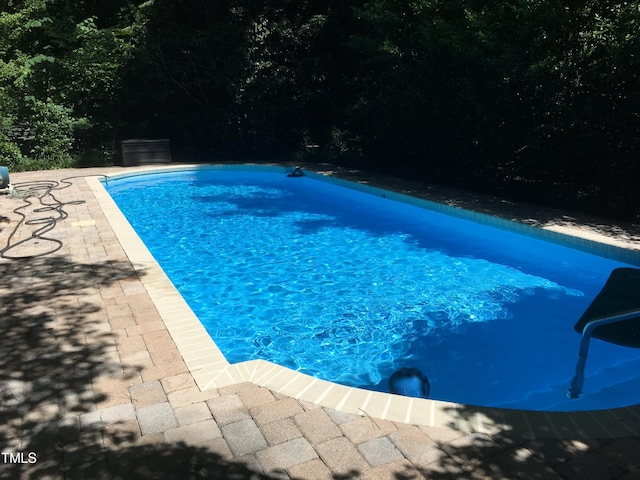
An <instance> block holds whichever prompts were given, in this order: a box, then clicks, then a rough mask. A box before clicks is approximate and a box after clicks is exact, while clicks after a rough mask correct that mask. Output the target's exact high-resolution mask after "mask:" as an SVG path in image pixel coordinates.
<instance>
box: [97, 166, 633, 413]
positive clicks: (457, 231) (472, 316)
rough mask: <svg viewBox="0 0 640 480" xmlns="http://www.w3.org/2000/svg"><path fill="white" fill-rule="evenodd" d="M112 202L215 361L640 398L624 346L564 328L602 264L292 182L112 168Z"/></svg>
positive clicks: (440, 395) (490, 388)
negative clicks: (220, 356) (212, 345)
mask: <svg viewBox="0 0 640 480" xmlns="http://www.w3.org/2000/svg"><path fill="white" fill-rule="evenodd" d="M106 186H107V189H108V191H109V193H110V194H111V195H112V197H113V198H114V200H115V201H116V203H117V204H118V206H119V208H120V209H121V210H122V212H123V213H124V214H125V216H126V217H127V219H128V220H129V222H130V223H131V224H132V226H133V227H134V228H135V230H136V231H137V233H138V234H139V235H140V237H141V238H142V240H143V241H144V242H145V244H146V245H147V247H148V248H149V250H150V251H151V252H152V254H153V255H154V257H155V258H156V260H157V261H158V263H159V264H160V265H161V267H162V268H163V269H164V271H165V272H166V273H167V275H168V276H169V278H170V279H171V280H172V282H173V283H174V285H175V286H176V287H177V288H178V290H179V291H180V292H181V294H182V295H183V297H184V298H185V300H186V301H187V302H188V303H189V305H190V306H191V308H192V309H193V311H194V312H195V313H196V315H197V316H198V317H199V318H200V320H201V322H202V323H203V325H204V326H205V327H206V329H207V331H208V332H209V334H210V335H211V337H212V338H213V339H214V340H215V342H216V343H217V345H218V346H219V348H220V349H221V351H222V352H223V353H224V355H225V356H226V357H227V359H228V360H229V361H230V362H232V363H235V362H241V361H245V360H250V359H258V358H261V359H266V360H270V361H273V362H275V363H278V364H280V365H283V366H286V367H289V368H292V369H294V370H299V371H301V372H304V373H307V374H310V375H313V376H316V377H319V378H323V379H326V380H330V381H335V382H338V383H342V384H344V385H349V386H356V387H362V388H368V389H373V390H382V391H386V390H387V382H388V378H389V376H390V375H391V374H392V373H393V372H394V371H395V370H397V369H398V368H401V367H417V368H419V369H420V370H422V371H423V372H424V373H425V374H426V375H427V376H428V377H429V380H430V382H431V398H435V399H441V400H448V401H455V402H461V403H468V404H474V405H485V406H505V407H513V408H529V409H536V410H580V409H594V408H608V407H613V406H622V405H630V404H634V403H637V402H638V401H639V399H638V396H637V395H635V392H638V391H640V377H639V373H638V372H640V350H634V349H630V348H624V347H619V346H614V345H609V344H606V343H604V342H601V341H598V340H594V341H593V342H592V347H591V351H590V355H589V360H588V363H587V372H586V380H585V388H584V392H585V393H584V395H583V396H582V397H581V398H580V399H577V400H567V399H565V397H564V393H565V391H566V389H567V386H568V383H569V381H570V380H571V378H572V376H573V373H574V369H575V362H576V356H577V350H578V345H579V340H580V337H579V335H578V334H576V333H575V332H574V331H573V324H574V323H575V322H576V320H577V319H578V317H579V316H580V315H581V314H582V312H583V311H584V310H585V308H586V307H587V306H588V304H589V303H590V302H591V300H592V299H593V297H594V296H595V295H596V294H597V293H598V291H599V290H600V288H601V287H602V285H603V284H604V283H605V281H606V279H607V277H608V275H609V273H610V271H611V270H612V269H613V268H616V267H619V266H626V265H624V264H621V263H619V262H615V261H612V260H607V259H604V258H601V257H597V256H593V255H589V254H586V253H583V252H580V251H577V250H574V249H570V248H566V247H563V246H559V245H555V244H551V243H547V242H544V241H541V240H538V239H534V238H530V237H525V236H522V235H519V234H516V233H511V232H508V231H505V230H498V229H495V228H491V227H488V226H483V225H480V224H477V223H473V222H471V221H467V220H462V219H459V218H454V217H450V216H447V215H443V214H440V213H436V212H433V211H430V210H426V209H423V208H419V207H416V206H412V205H408V204H406V203H400V202H397V201H393V200H389V199H387V198H381V197H377V196H373V195H368V194H365V193H362V192H358V191H355V190H353V189H349V188H344V187H342V186H338V185H333V184H330V183H327V182H323V181H319V180H315V179H312V178H309V177H302V178H288V177H287V176H286V175H285V174H283V173H280V172H267V171H250V170H247V169H241V170H229V169H197V170H189V171H181V172H174V173H162V174H146V175H137V176H130V177H126V178H122V179H112V180H109V181H108V182H107V184H106Z"/></svg>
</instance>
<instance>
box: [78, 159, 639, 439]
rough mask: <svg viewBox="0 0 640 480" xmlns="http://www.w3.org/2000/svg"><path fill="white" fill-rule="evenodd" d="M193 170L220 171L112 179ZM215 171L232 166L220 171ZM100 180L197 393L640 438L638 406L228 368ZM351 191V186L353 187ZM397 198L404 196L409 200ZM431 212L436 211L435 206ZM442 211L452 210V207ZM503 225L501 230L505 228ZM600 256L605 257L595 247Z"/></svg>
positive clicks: (536, 433)
mask: <svg viewBox="0 0 640 480" xmlns="http://www.w3.org/2000/svg"><path fill="white" fill-rule="evenodd" d="M196 168H218V167H216V166H204V167H203V166H194V165H181V166H175V165H170V166H160V167H159V166H152V167H144V168H136V169H133V170H130V171H124V172H123V173H117V174H115V175H113V176H112V177H110V178H114V179H115V178H122V177H126V176H132V175H142V174H148V173H155V172H166V171H182V170H193V169H196ZM219 168H229V167H226V166H219ZM231 168H236V169H238V168H247V169H253V170H255V169H264V170H272V171H273V170H276V171H278V170H277V169H279V171H282V172H283V173H284V172H285V171H286V170H285V167H274V166H256V165H246V166H242V165H234V166H232V167H231ZM311 175H312V176H316V175H318V176H319V174H317V173H315V174H314V173H311ZM103 178H104V177H103V176H96V177H87V178H86V181H87V183H88V185H89V187H90V189H91V191H92V192H93V194H94V195H95V198H96V200H97V201H98V204H99V205H100V206H101V208H102V210H103V212H104V214H105V216H106V218H107V220H108V221H109V223H110V225H111V227H112V229H113V231H114V232H115V234H116V236H117V238H118V241H119V242H120V244H121V245H122V247H123V249H124V251H125V253H126V255H127V256H128V258H129V260H130V262H131V263H132V265H133V266H134V268H135V269H136V271H137V272H138V273H139V274H140V278H141V281H142V283H143V285H144V286H145V288H146V290H147V292H148V294H149V296H150V297H151V299H152V301H153V302H154V304H155V306H156V308H157V310H158V312H159V314H160V316H161V318H162V319H163V321H164V323H165V324H166V326H167V329H168V331H169V333H170V334H171V336H172V338H173V340H174V342H175V344H176V347H177V348H178V350H179V352H180V354H181V355H182V357H183V359H184V361H185V363H186V365H187V367H188V368H189V371H190V372H191V374H192V375H193V377H194V379H195V381H196V383H197V385H198V387H199V388H200V389H201V390H207V389H212V388H220V387H225V386H228V385H233V384H236V383H241V382H252V383H254V384H256V385H259V386H262V387H265V388H269V389H270V390H272V391H275V392H278V393H280V394H283V395H287V396H289V397H292V398H295V399H298V400H303V401H307V402H310V403H313V404H317V405H320V406H323V407H330V408H333V409H336V410H338V411H341V412H345V413H350V414H357V415H367V416H370V417H373V418H377V419H383V420H389V421H394V422H402V423H408V424H413V425H420V426H428V427H446V428H454V429H457V430H462V431H469V432H479V433H486V434H504V433H512V434H518V435H525V436H531V437H536V438H547V437H553V438H615V437H626V436H630V435H634V436H637V435H640V406H632V407H625V408H617V409H611V410H598V411H586V412H536V411H526V410H514V409H499V408H489V407H475V406H469V405H462V404H458V403H452V402H444V401H439V400H430V399H421V398H410V397H405V396H400V395H393V394H388V393H382V392H374V391H369V390H364V389H360V388H353V387H346V386H343V385H339V384H337V383H333V382H329V381H325V380H320V379H317V378H314V377H311V376H309V375H306V374H303V373H300V372H297V371H294V370H291V369H288V368H286V367H282V366H280V365H277V364H274V363H272V362H268V361H266V360H251V361H247V362H241V363H236V364H230V363H229V362H228V361H227V360H226V358H225V357H224V355H223V354H222V352H221V351H220V349H219V348H218V347H217V345H216V344H215V342H214V340H212V339H211V337H210V336H209V334H208V333H207V331H206V330H205V328H204V326H203V325H202V323H201V322H200V320H199V319H198V318H197V316H196V315H195V314H194V313H193V311H192V310H191V308H190V307H189V305H188V304H187V302H186V301H185V300H184V299H183V298H182V295H180V293H179V292H178V290H177V289H176V288H175V287H174V285H173V284H172V282H171V281H170V280H169V278H168V277H167V275H166V274H165V273H164V271H163V270H162V268H161V267H160V265H159V264H158V263H157V262H156V260H155V259H154V257H153V255H152V254H151V253H150V252H149V250H148V249H147V247H146V246H145V244H144V243H143V242H142V240H141V239H140V237H139V236H138V235H137V233H136V232H135V231H134V229H133V228H132V227H131V225H130V224H129V222H128V221H127V219H126V218H125V216H124V215H123V214H122V212H121V211H120V209H119V208H118V207H117V205H116V203H115V201H114V200H113V199H112V198H111V196H110V195H109V193H108V192H107V191H106V190H105V188H104V187H103V185H102V183H101V180H102V179H103ZM325 178H326V177H325ZM330 181H333V182H335V183H342V182H346V181H345V180H340V179H338V180H336V179H334V178H331V180H330ZM350 183H352V182H350ZM350 186H351V187H353V185H350ZM357 188H358V189H359V190H364V191H367V190H370V189H375V191H373V192H370V193H374V194H381V195H391V197H395V196H400V195H402V194H398V193H395V192H389V191H387V190H382V189H377V187H370V186H368V185H362V186H360V187H357ZM402 196H403V197H407V196H406V195H402ZM402 201H407V198H403V199H402ZM409 201H410V202H411V203H415V204H418V205H419V204H420V203H421V202H429V201H428V200H422V199H414V200H409ZM433 203H434V202H429V206H428V208H432V209H433V207H434V206H433ZM443 207H446V206H443ZM436 208H438V207H437V204H436ZM446 208H447V209H453V208H455V207H446ZM458 210H460V209H458ZM446 213H450V212H446ZM469 214H470V215H471V216H477V215H480V216H481V217H478V218H479V221H481V222H482V223H492V222H497V223H501V222H503V220H502V219H497V218H495V217H493V218H494V220H492V219H491V218H484V217H490V216H488V215H484V214H476V213H475V212H469ZM466 218H468V217H466ZM472 219H473V218H472ZM513 224H515V222H510V225H509V226H510V227H513ZM503 227H506V225H503ZM524 227H527V228H526V230H527V231H528V232H529V230H528V229H532V228H533V227H530V226H527V225H524ZM538 230H540V229H538ZM554 233H555V232H554ZM529 234H533V232H529ZM543 235H545V234H543ZM565 236H566V235H565ZM554 238H556V241H558V242H559V241H560V240H565V239H560V238H559V237H554ZM571 238H576V237H571ZM580 240H583V239H578V243H580ZM594 243H597V242H593V241H591V240H589V241H588V242H587V243H586V244H583V247H585V248H588V249H600V248H602V249H604V251H605V253H604V255H607V256H609V257H613V258H616V259H621V258H631V257H633V258H634V259H636V261H637V259H638V258H640V252H636V251H629V250H627V251H623V252H620V251H619V250H624V249H621V248H620V247H615V246H611V245H605V246H603V247H599V246H597V245H596V246H594ZM599 254H600V255H603V252H602V251H600V250H599ZM604 255H603V256H604ZM627 263H630V262H627Z"/></svg>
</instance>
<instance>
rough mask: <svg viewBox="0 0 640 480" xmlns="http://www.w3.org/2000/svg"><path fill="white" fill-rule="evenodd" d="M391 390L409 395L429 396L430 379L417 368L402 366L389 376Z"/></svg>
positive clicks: (398, 393)
mask: <svg viewBox="0 0 640 480" xmlns="http://www.w3.org/2000/svg"><path fill="white" fill-rule="evenodd" d="M389 391H390V392H391V393H395V394H397V395H404V396H407V397H418V398H429V394H430V393H431V385H430V384H429V379H428V378H427V376H426V375H425V374H424V373H422V372H421V371H420V370H418V369H417V368H408V367H407V368H401V369H400V370H398V371H396V372H394V373H393V375H391V378H389Z"/></svg>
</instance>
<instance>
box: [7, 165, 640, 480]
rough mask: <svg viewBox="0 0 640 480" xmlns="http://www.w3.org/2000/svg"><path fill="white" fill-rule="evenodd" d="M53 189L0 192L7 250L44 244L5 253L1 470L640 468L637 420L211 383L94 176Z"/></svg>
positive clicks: (215, 473) (343, 475)
mask: <svg viewBox="0 0 640 480" xmlns="http://www.w3.org/2000/svg"><path fill="white" fill-rule="evenodd" d="M116 170H117V169H97V170H72V171H70V170H67V171H54V172H33V173H21V174H12V175H11V180H12V182H13V183H14V184H17V183H20V182H27V181H39V182H41V181H47V182H54V181H60V180H61V179H63V178H65V177H69V176H76V175H89V174H99V173H107V172H113V171H116ZM37 186H38V184H32V185H26V184H23V185H22V186H21V187H20V188H21V189H26V188H36V187H37ZM58 187H60V188H59V189H57V190H54V191H53V193H54V195H55V198H53V197H47V198H46V199H44V201H45V202H46V203H47V204H50V205H52V207H50V209H49V210H47V211H42V210H39V209H40V208H41V205H40V204H39V203H37V202H34V197H30V200H29V201H30V202H33V204H31V205H30V204H28V203H25V202H23V201H22V200H20V199H17V198H9V197H7V196H0V248H3V247H4V246H5V245H6V244H7V241H9V240H10V242H11V243H12V244H15V243H18V242H20V241H21V240H27V241H26V242H25V243H23V244H21V245H19V246H18V247H16V248H14V249H11V250H9V251H8V252H6V254H7V255H11V256H23V255H41V256H37V257H35V258H27V259H15V260H9V259H0V327H1V330H0V401H1V403H0V448H1V449H2V457H1V458H0V477H1V478H7V479H20V478H25V479H32V478H33V479H35V478H51V479H58V478H60V479H62V478H65V479H102V478H104V479H111V478H116V479H117V478H123V479H125V478H126V479H134V478H136V479H137V478H153V479H160V478H167V479H172V478H178V479H181V478H184V479H187V478H189V479H191V478H211V479H218V478H220V479H244V478H254V479H260V478H283V479H311V480H315V479H348V478H362V479H419V478H437V479H459V478H472V479H480V478H491V479H494V478H505V479H512V478H526V479H536V478H538V479H554V478H558V479H560V478H564V479H597V480H602V479H625V480H626V479H632V478H640V439H639V438H638V436H633V435H631V434H630V436H628V437H626V438H618V439H593V440H572V439H567V440H551V439H539V438H527V437H520V436H518V435H508V436H507V435H503V436H490V435H484V434H469V433H465V432H460V431H457V430H454V429H446V428H428V427H417V426H413V425H407V424H400V423H392V422H388V421H382V420H379V419H375V418H370V417H367V416H358V415H351V414H344V413H341V412H338V411H336V410H332V409H329V408H323V407H319V406H317V405H313V404H309V403H305V402H302V401H298V400H295V399H293V398H289V397H286V396H283V395H280V394H278V393H276V392H272V391H270V390H268V389H264V388H261V387H258V386H256V385H253V384H251V383H242V384H236V385H232V386H229V387H225V388H221V389H214V390H209V391H200V390H199V388H198V387H197V386H196V384H195V382H194V380H193V378H192V376H191V374H190V373H189V371H188V370H187V368H186V366H185V364H184V362H183V361H182V358H181V356H180V354H179V352H178V350H177V349H176V347H175V344H174V343H173V340H172V338H171V336H170V335H169V333H168V332H167V329H166V327H165V326H164V323H163V321H162V319H161V318H160V316H159V315H158V312H157V311H156V309H155V307H154V304H153V302H152V301H151V300H150V298H149V296H148V295H147V293H146V290H145V288H144V285H143V283H142V281H141V279H140V278H139V276H138V274H136V273H135V270H134V269H133V267H132V265H131V264H130V262H129V261H128V259H127V257H126V255H125V253H124V250H123V249H122V247H121V246H120V245H119V243H118V241H117V239H116V237H115V234H114V232H113V231H112V230H111V228H110V226H109V224H108V222H107V221H106V219H105V217H104V215H103V213H102V210H101V208H100V206H99V205H98V204H97V203H96V201H95V198H94V197H93V196H92V193H91V192H90V190H89V189H88V188H87V185H86V183H85V181H84V179H82V178H75V179H72V180H71V184H69V185H68V186H67V184H66V183H60V184H59V185H58ZM62 187H64V188H62ZM56 199H57V200H58V201H59V202H62V204H63V205H62V206H60V205H57V206H56V203H55V200H56ZM19 207H21V209H20V210H17V212H18V213H16V212H14V209H16V208H19ZM20 213H22V214H24V215H25V218H26V219H27V220H35V219H38V218H40V219H42V218H58V221H57V222H55V225H54V224H53V222H52V223H51V226H52V229H51V230H50V231H43V230H41V233H42V232H44V233H43V236H39V237H38V236H36V237H33V236H32V234H33V233H34V231H37V230H39V229H42V228H43V226H46V225H48V224H46V223H42V222H36V223H31V224H28V223H27V222H22V223H21V218H22V216H21V214H20ZM54 250H55V251H54Z"/></svg>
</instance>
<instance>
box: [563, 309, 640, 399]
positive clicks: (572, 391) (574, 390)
mask: <svg viewBox="0 0 640 480" xmlns="http://www.w3.org/2000/svg"><path fill="white" fill-rule="evenodd" d="M636 318H637V319H638V320H640V310H627V311H624V312H620V313H616V314H615V315H608V316H606V317H599V318H594V319H593V320H591V321H589V322H588V323H587V324H586V325H585V326H584V329H583V330H582V340H580V350H579V352H578V363H577V365H576V373H575V375H574V377H573V380H571V386H570V387H569V390H568V391H567V397H568V398H578V396H579V395H580V393H582V386H583V385H584V369H585V365H586V363H587V355H588V354H589V342H590V340H591V336H592V334H593V331H594V330H595V329H596V328H598V327H600V326H602V325H607V324H610V323H616V322H624V321H626V320H633V319H636Z"/></svg>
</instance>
